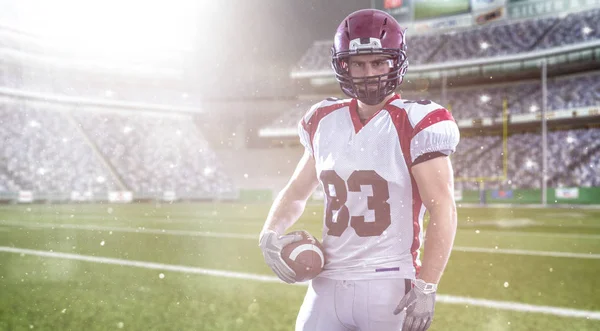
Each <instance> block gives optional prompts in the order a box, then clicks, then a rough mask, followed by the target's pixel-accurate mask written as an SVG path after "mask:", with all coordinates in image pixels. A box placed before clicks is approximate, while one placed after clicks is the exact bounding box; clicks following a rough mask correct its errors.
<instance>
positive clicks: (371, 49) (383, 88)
mask: <svg viewBox="0 0 600 331" xmlns="http://www.w3.org/2000/svg"><path fill="white" fill-rule="evenodd" d="M405 31H406V30H405V29H402V27H400V24H398V22H397V21H396V20H395V19H394V18H393V17H392V16H391V15H389V14H388V13H386V12H384V11H381V10H376V9H363V10H358V11H355V12H354V13H352V14H350V15H348V17H346V18H345V19H344V20H343V21H342V23H341V24H340V26H339V27H338V28H337V31H336V33H335V38H334V41H333V47H332V48H331V64H332V66H333V70H334V71H335V77H336V79H337V81H338V82H339V83H340V87H341V88H342V91H343V92H344V93H345V94H346V95H347V96H349V97H351V98H357V99H359V100H360V101H362V102H364V103H366V104H368V105H376V104H378V103H380V102H381V101H383V99H385V97H386V96H388V95H390V94H391V93H394V91H395V90H396V87H397V86H398V85H400V84H401V83H402V78H403V76H404V74H405V73H406V69H407V67H408V60H407V59H406V40H405ZM365 54H382V55H385V56H387V57H389V58H390V60H391V65H390V66H391V68H390V72H389V73H387V74H382V75H375V76H368V77H358V78H357V77H355V78H353V77H352V76H350V67H349V62H348V60H349V58H350V57H351V56H353V55H365ZM368 85H376V86H377V89H369V88H368Z"/></svg>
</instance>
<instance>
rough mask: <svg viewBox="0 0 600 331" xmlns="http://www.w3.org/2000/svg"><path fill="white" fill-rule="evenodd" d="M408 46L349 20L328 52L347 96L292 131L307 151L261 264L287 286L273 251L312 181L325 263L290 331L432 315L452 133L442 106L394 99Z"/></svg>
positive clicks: (272, 220) (280, 204)
mask: <svg viewBox="0 0 600 331" xmlns="http://www.w3.org/2000/svg"><path fill="white" fill-rule="evenodd" d="M406 50H407V45H406V39H405V30H404V29H402V28H401V27H400V25H399V24H398V22H397V21H396V20H395V19H394V18H393V17H392V16H390V15H389V14H387V13H385V12H383V11H379V10H374V9H366V10H359V11H357V12H354V13H352V14H350V15H349V16H348V17H346V18H345V19H344V20H343V21H342V22H341V24H340V25H339V27H338V29H337V31H336V34H335V38H334V42H333V47H332V67H333V69H334V71H335V76H336V78H337V80H338V82H339V84H340V87H341V90H342V91H343V92H344V94H346V95H347V96H349V97H350V98H349V99H344V100H338V99H334V98H329V99H326V100H323V101H322V102H319V103H317V104H315V105H314V106H313V107H312V108H311V109H310V110H309V111H308V112H307V113H306V114H305V115H304V117H303V118H302V119H301V120H300V123H299V125H298V131H299V136H300V141H301V143H302V144H303V145H304V147H305V152H304V155H303V157H302V158H301V160H300V162H299V164H298V166H297V168H296V170H295V172H294V174H293V175H292V177H291V179H290V181H289V182H288V184H287V185H286V187H285V188H284V189H283V190H282V191H281V192H280V193H279V195H278V196H277V198H276V200H275V202H274V203H273V206H272V207H271V210H270V212H269V215H268V216H267V219H266V222H265V225H264V227H263V230H262V232H261V234H260V239H259V245H260V247H261V249H262V251H263V255H264V258H265V261H266V263H267V264H268V265H269V266H270V267H271V268H272V269H273V271H274V272H275V274H277V275H278V276H279V277H280V278H281V279H282V280H283V281H285V282H288V283H293V282H294V276H295V274H294V271H293V270H291V269H290V267H289V266H287V265H286V264H285V263H284V261H283V260H282V258H281V249H282V247H284V246H285V245H287V244H289V243H291V242H294V241H297V240H299V239H301V238H300V237H299V236H289V235H287V236H286V235H284V234H285V233H286V230H287V229H288V228H289V227H290V226H292V225H293V224H294V222H296V220H297V219H298V218H299V217H300V215H301V214H302V212H303V210H304V207H305V204H306V201H307V199H308V198H309V197H310V196H311V194H312V192H313V190H314V189H315V188H316V187H317V185H321V187H322V189H323V191H324V193H325V215H324V217H323V233H322V236H323V237H322V242H323V246H324V249H325V256H326V260H327V262H326V264H325V266H324V269H323V271H322V272H321V274H320V275H319V276H318V277H317V278H315V279H313V280H311V281H310V284H309V288H308V291H307V293H306V296H305V298H304V302H303V304H302V306H301V308H300V312H299V314H298V317H297V320H296V331H303V330H310V331H342V330H360V331H375V330H377V331H387V330H405V331H407V330H408V331H423V330H427V329H428V328H429V326H430V325H431V322H432V320H433V315H434V306H435V295H436V290H437V284H438V282H439V281H440V278H441V276H442V273H443V271H444V269H445V267H446V264H447V261H448V258H449V256H450V252H451V249H452V245H453V243H454V236H455V233H456V205H455V202H454V196H453V193H454V180H453V171H452V165H451V163H450V159H449V158H448V155H450V154H451V153H452V152H454V151H455V149H456V146H457V144H458V142H459V131H458V127H457V125H456V123H455V121H454V119H453V118H452V116H451V115H450V113H449V112H448V110H446V109H445V108H444V107H442V106H440V105H438V104H436V103H434V102H432V101H428V100H418V101H411V100H405V99H402V97H401V96H400V95H398V94H396V93H395V90H396V88H397V87H398V86H399V85H400V84H401V83H402V79H403V76H404V74H405V73H406V70H407V67H408V60H407V54H406ZM426 210H428V211H429V214H430V222H429V225H428V228H427V235H426V238H425V241H423V233H422V231H423V215H424V213H425V211H426ZM423 244H424V256H423V263H422V264H421V258H420V256H419V249H420V248H421V246H422V245H423Z"/></svg>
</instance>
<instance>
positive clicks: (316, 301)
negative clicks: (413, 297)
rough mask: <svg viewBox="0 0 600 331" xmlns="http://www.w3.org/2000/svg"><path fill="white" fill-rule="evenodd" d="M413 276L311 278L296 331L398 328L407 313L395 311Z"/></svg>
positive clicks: (390, 329)
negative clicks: (406, 278)
mask: <svg viewBox="0 0 600 331" xmlns="http://www.w3.org/2000/svg"><path fill="white" fill-rule="evenodd" d="M410 286H411V285H410V280H405V279H378V280H333V279H328V278H323V277H317V278H315V279H313V280H311V281H310V284H309V287H308V291H307V292H306V296H305V297H304V303H302V307H300V312H299V313H298V318H297V319H296V331H399V330H401V329H402V322H403V321H404V313H400V314H398V315H394V313H393V312H394V309H396V306H398V303H400V299H402V297H403V296H404V294H406V293H407V292H408V290H409V289H410Z"/></svg>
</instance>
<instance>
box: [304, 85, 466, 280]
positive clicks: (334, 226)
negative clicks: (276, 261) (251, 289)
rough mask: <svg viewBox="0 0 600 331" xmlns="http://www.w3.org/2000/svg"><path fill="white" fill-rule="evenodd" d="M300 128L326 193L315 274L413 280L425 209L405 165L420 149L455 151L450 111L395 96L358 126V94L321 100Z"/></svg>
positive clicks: (455, 132) (456, 139)
mask: <svg viewBox="0 0 600 331" xmlns="http://www.w3.org/2000/svg"><path fill="white" fill-rule="evenodd" d="M298 131H299V136H300V141H301V143H302V144H303V145H304V147H305V148H306V149H307V150H308V151H309V152H310V153H311V154H312V155H313V156H314V158H315V161H316V173H317V177H318V178H319V181H320V183H321V186H322V188H323V191H324V192H325V215H324V220H323V246H324V248H325V257H326V260H327V262H326V264H325V267H324V270H323V272H322V273H321V275H320V276H322V277H327V278H331V279H338V280H344V279H345V280H359V279H372V278H409V279H414V278H415V277H416V274H418V272H419V267H420V260H419V248H420V247H421V243H422V241H423V236H422V226H423V215H424V213H425V207H424V206H423V203H422V201H421V197H420V195H419V190H418V188H417V186H416V183H415V180H414V178H413V177H412V175H411V173H410V170H409V169H410V167H411V165H412V163H413V162H414V161H415V160H416V159H417V158H418V157H419V156H421V155H424V154H426V153H431V152H442V153H444V154H447V155H449V154H450V153H452V152H454V151H455V149H456V145H457V144H458V142H459V131H458V126H457V125H456V123H455V121H454V119H453V118H452V115H450V113H449V112H448V110H446V109H444V108H443V107H442V106H440V105H438V104H436V103H434V102H431V101H427V100H421V101H409V100H403V99H401V98H400V97H399V96H398V95H395V96H394V97H393V98H392V99H391V100H390V101H389V102H388V103H387V104H386V105H385V106H384V107H383V109H382V110H381V111H379V112H377V113H376V114H374V115H373V117H372V118H371V119H370V120H369V121H368V122H367V123H366V124H364V125H363V124H362V123H361V121H360V118H359V116H358V112H357V101H356V99H345V100H337V99H327V100H324V101H322V102H319V103H317V104H315V105H314V106H313V107H312V108H311V109H310V110H309V111H308V112H307V113H306V114H305V116H304V117H303V118H302V120H301V121H300V123H299V125H298Z"/></svg>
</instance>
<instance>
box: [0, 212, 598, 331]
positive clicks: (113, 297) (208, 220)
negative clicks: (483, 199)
mask: <svg viewBox="0 0 600 331" xmlns="http://www.w3.org/2000/svg"><path fill="white" fill-rule="evenodd" d="M268 209H269V206H268V205H243V204H161V205H156V204H134V205H106V204H96V205H31V206H1V207H0V246H10V247H17V248H28V249H35V250H43V251H49V250H52V251H54V252H63V253H74V254H82V255H92V256H98V257H112V258H120V259H126V260H140V261H147V262H157V263H164V264H176V265H185V266H194V267H200V268H207V269H218V270H227V271H237V272H245V273H253V274H263V275H269V276H272V273H271V272H270V270H269V268H268V267H267V266H266V265H264V263H263V261H262V256H261V254H260V250H259V249H258V246H257V244H258V237H257V236H258V232H259V231H260V229H261V227H262V221H263V220H264V217H265V215H266V214H267V212H268ZM321 213H322V207H321V206H315V205H310V206H308V207H307V209H306V211H305V213H304V215H303V217H302V218H301V219H300V221H299V223H298V224H297V225H296V226H295V228H303V229H307V230H309V231H310V232H311V233H313V234H315V235H317V236H318V237H320V231H321ZM523 219H529V220H532V221H535V222H536V224H535V225H526V226H524V227H520V226H519V224H520V223H519V222H520V221H519V220H523ZM497 220H505V221H504V223H500V224H501V225H497V224H495V223H493V222H490V221H497ZM1 221H5V223H2V222H1ZM511 221H515V227H506V224H509V225H510V222H511ZM6 222H13V223H11V224H12V225H6ZM506 222H508V223H506ZM15 223H16V224H21V225H15ZM37 223H42V224H45V225H48V224H54V225H56V227H55V228H54V229H52V228H35V227H31V225H35V224H37ZM3 224H4V225H3ZM61 224H62V225H69V226H72V225H87V226H92V228H93V226H102V227H112V228H115V229H114V231H112V233H111V231H110V230H90V229H87V230H83V229H74V228H72V229H65V228H60V226H61ZM525 224H528V223H525ZM599 225H600V211H596V210H570V209H569V210H557V209H500V208H498V209H495V208H494V209H480V208H462V209H460V210H459V231H458V233H457V238H456V242H455V245H456V246H462V247H464V246H468V247H482V248H494V247H496V246H498V248H504V249H526V250H539V251H559V252H573V253H592V254H600V237H596V235H597V234H600V231H599V230H600V229H599ZM119 228H121V229H136V228H145V229H160V230H162V229H164V230H166V231H171V230H189V231H204V232H226V233H238V234H247V235H250V239H236V238H214V237H206V236H199V235H194V236H192V235H188V236H184V235H181V234H154V233H132V232H123V231H119ZM102 242H104V244H102V245H101V243H102ZM598 270H600V260H597V259H577V258H557V257H543V256H521V255H506V254H490V253H467V252H459V251H455V252H453V253H452V257H451V260H450V263H449V264H448V268H447V270H446V273H445V274H444V277H443V279H442V283H441V284H440V293H441V294H446V295H454V296H463V297H472V298H480V299H489V300H502V301H513V302H520V303H527V304H533V305H545V306H556V307H564V308H572V309H579V310H592V311H600V289H598V287H597V284H596V283H597V278H598V276H597V273H598ZM160 273H163V274H164V275H165V277H164V278H160V277H159V274H160ZM505 283H508V284H507V285H508V286H505ZM305 291H306V288H305V287H302V286H289V285H285V284H276V283H262V282H257V281H251V280H240V279H225V278H219V277H214V276H203V275H197V274H186V273H178V272H171V271H161V270H148V269H141V268H135V267H128V266H115V265H105V264H98V263H92V262H81V261H74V260H65V259H58V258H42V257H36V256H29V255H20V254H14V253H0V293H1V297H2V301H0V330H31V327H33V329H34V330H114V329H117V330H119V329H123V330H290V329H293V325H294V321H295V317H296V314H297V312H298V309H299V306H300V304H301V302H302V299H303V296H304V293H305ZM120 327H121V328H120ZM431 330H600V321H598V320H586V319H582V318H568V317H558V316H552V315H544V314H537V313H526V312H514V311H505V310H497V309H491V308H485V307H475V306H469V307H466V306H464V305H453V304H446V303H438V304H437V305H436V315H435V322H434V323H433V326H432V328H431Z"/></svg>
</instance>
